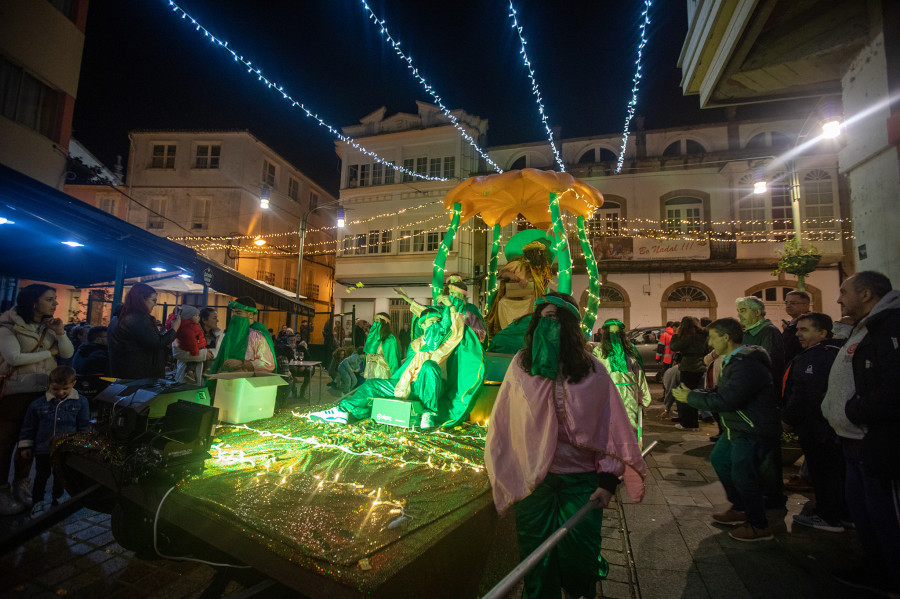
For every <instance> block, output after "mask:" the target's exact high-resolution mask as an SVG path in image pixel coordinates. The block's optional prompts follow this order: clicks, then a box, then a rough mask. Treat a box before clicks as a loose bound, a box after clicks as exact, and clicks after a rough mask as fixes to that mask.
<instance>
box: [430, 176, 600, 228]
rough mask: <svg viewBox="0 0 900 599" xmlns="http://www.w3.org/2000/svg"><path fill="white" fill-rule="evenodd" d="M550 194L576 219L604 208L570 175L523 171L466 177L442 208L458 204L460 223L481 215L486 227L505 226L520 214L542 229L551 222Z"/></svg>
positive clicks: (592, 191) (591, 190) (588, 188)
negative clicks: (460, 208)
mask: <svg viewBox="0 0 900 599" xmlns="http://www.w3.org/2000/svg"><path fill="white" fill-rule="evenodd" d="M551 193H555V194H556V195H557V196H558V197H559V206H560V208H561V209H563V210H567V211H569V212H571V213H572V214H574V215H575V216H583V217H585V218H590V217H591V216H592V215H593V214H594V210H596V209H597V208H599V207H600V206H601V205H603V196H602V195H600V192H599V191H597V190H596V189H595V188H593V187H591V186H590V185H588V184H587V183H585V182H584V181H582V180H581V179H576V178H575V177H573V176H572V175H570V174H569V173H557V172H556V171H540V170H537V169H533V168H523V169H522V170H516V171H506V172H505V173H500V174H497V175H487V176H483V177H469V178H468V179H466V180H465V181H463V182H462V183H460V184H459V185H457V186H456V187H454V188H453V189H451V190H450V192H449V193H448V194H447V196H446V198H444V207H446V208H447V209H448V210H450V209H452V208H453V205H454V204H455V203H457V202H458V203H459V204H460V205H461V206H462V221H463V222H465V221H467V220H468V219H470V218H472V217H473V216H475V215H476V214H478V213H479V212H480V213H481V218H482V219H483V220H484V222H485V224H486V225H488V226H489V227H492V226H494V225H497V224H499V225H501V226H506V225H508V224H509V223H511V222H512V221H513V220H515V219H516V217H517V216H518V215H519V214H521V215H522V216H523V217H525V219H526V220H527V221H528V222H530V223H531V224H532V225H534V226H535V227H538V228H545V227H548V226H549V225H550V222H551V219H550V194H551Z"/></svg>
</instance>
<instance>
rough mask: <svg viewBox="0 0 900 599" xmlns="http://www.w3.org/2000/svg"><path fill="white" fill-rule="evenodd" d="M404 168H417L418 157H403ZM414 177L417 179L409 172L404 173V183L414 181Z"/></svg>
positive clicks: (409, 169)
mask: <svg viewBox="0 0 900 599" xmlns="http://www.w3.org/2000/svg"><path fill="white" fill-rule="evenodd" d="M403 168H404V169H406V170H407V171H411V170H413V169H415V168H416V159H415V158H404V159H403ZM413 179H415V177H413V176H412V175H410V174H409V173H403V182H404V183H406V182H408V181H412V180H413Z"/></svg>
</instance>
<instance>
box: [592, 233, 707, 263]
mask: <svg viewBox="0 0 900 599" xmlns="http://www.w3.org/2000/svg"><path fill="white" fill-rule="evenodd" d="M593 249H594V256H596V257H597V259H598V260H709V256H710V254H709V240H708V239H699V240H691V239H653V238H650V237H601V238H599V239H597V240H595V241H594V248H593Z"/></svg>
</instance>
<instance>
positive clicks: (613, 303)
mask: <svg viewBox="0 0 900 599" xmlns="http://www.w3.org/2000/svg"><path fill="white" fill-rule="evenodd" d="M597 297H598V298H600V302H599V307H598V309H597V320H596V322H595V324H594V330H595V331H596V330H597V329H598V328H599V327H600V326H601V325H602V324H603V322H604V321H606V320H609V319H610V318H616V319H618V320H621V321H622V322H624V323H625V328H626V329H628V328H630V327H631V323H630V322H629V321H630V320H631V300H630V299H629V298H628V293H627V292H626V291H625V288H624V287H622V286H621V285H617V284H615V283H609V282H606V283H602V284H601V285H600V289H599V290H598V291H597ZM587 300H588V290H587V289H585V290H584V291H583V292H582V294H581V299H580V300H579V301H578V305H579V307H580V308H581V309H582V310H584V309H585V306H587Z"/></svg>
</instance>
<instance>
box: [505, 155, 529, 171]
mask: <svg viewBox="0 0 900 599" xmlns="http://www.w3.org/2000/svg"><path fill="white" fill-rule="evenodd" d="M527 166H528V164H527V159H526V158H525V156H519V157H518V158H516V160H515V162H513V163H512V164H511V165H509V170H511V171H514V170H520V169H523V168H525V167H527Z"/></svg>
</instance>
